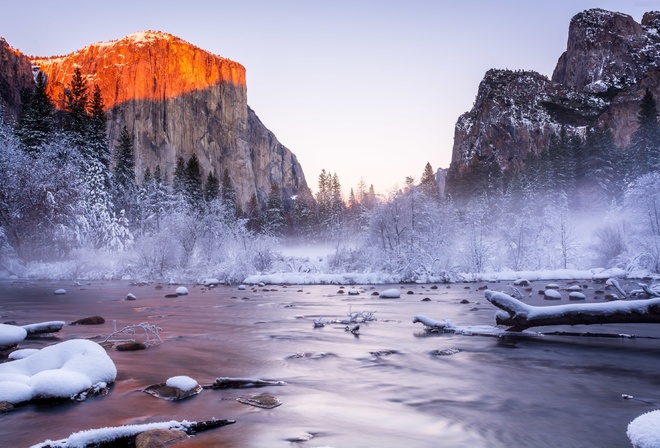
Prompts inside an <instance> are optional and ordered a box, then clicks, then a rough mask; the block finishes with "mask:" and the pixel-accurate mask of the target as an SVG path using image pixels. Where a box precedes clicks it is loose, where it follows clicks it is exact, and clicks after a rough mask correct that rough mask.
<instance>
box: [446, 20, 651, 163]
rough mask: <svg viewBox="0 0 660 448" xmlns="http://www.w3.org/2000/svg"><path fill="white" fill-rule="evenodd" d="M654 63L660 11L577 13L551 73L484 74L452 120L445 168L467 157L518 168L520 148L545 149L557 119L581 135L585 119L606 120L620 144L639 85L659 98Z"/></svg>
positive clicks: (631, 127)
mask: <svg viewBox="0 0 660 448" xmlns="http://www.w3.org/2000/svg"><path fill="white" fill-rule="evenodd" d="M659 64H660V13H658V12H650V13H646V14H645V15H644V18H643V20H642V22H641V23H637V22H636V21H635V20H634V19H633V18H632V17H630V16H628V15H625V14H621V13H617V12H610V11H605V10H602V9H590V10H587V11H584V12H581V13H579V14H577V15H576V16H575V17H573V19H572V20H571V23H570V27H569V32H568V42H567V47H566V51H565V52H564V53H563V54H562V55H561V57H560V58H559V60H558V62H557V66H556V68H555V70H554V73H553V75H552V78H550V79H548V78H547V77H545V76H543V75H540V74H538V73H535V72H530V71H517V72H514V71H509V70H490V71H488V72H487V73H486V75H485V76H484V79H483V81H482V82H481V84H480V86H479V91H478V93H477V98H476V100H475V103H474V107H473V108H472V110H471V111H469V112H467V113H465V114H463V115H461V117H460V118H459V119H458V121H457V123H456V127H455V134H454V148H453V153H452V169H453V170H454V172H455V173H456V172H458V173H460V172H461V170H462V169H466V168H467V167H468V166H469V165H470V164H471V163H475V160H476V161H479V162H481V163H484V162H487V163H497V164H498V165H499V167H500V168H501V169H502V170H503V171H513V172H515V171H517V170H520V169H524V162H525V159H526V157H527V155H528V154H529V153H530V152H534V153H539V152H541V151H544V150H545V149H547V148H548V144H549V140H550V136H551V135H552V134H554V133H557V132H559V129H560V128H561V127H562V126H563V127H564V129H565V130H566V132H567V134H568V135H575V134H578V135H584V132H585V130H586V127H587V126H590V125H607V126H609V128H610V129H611V130H612V132H613V135H614V140H615V143H616V144H617V146H619V147H620V148H621V149H625V148H627V147H628V146H629V144H630V138H631V136H632V134H633V133H634V132H635V130H636V129H637V114H638V112H639V105H640V101H641V99H642V97H643V95H644V93H645V91H646V89H647V88H648V89H649V90H650V91H651V92H652V93H653V95H654V97H655V98H660V68H659Z"/></svg>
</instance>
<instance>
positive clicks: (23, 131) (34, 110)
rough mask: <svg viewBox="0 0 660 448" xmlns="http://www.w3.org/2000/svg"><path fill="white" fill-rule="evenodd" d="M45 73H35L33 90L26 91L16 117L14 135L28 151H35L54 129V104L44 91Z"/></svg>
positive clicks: (46, 140)
mask: <svg viewBox="0 0 660 448" xmlns="http://www.w3.org/2000/svg"><path fill="white" fill-rule="evenodd" d="M46 84H47V83H46V75H44V74H43V72H41V71H40V72H39V73H38V74H37V79H36V87H35V89H34V91H33V92H26V93H25V96H24V99H23V107H22V109H21V113H20V115H19V117H18V124H17V128H16V135H17V136H18V138H19V139H20V141H21V144H22V146H23V148H24V149H25V150H26V151H27V152H29V153H32V154H34V153H36V152H37V151H39V148H40V147H42V146H43V145H44V144H45V143H46V142H48V140H49V139H50V137H51V135H52V133H53V131H54V129H53V128H54V123H53V113H54V110H55V108H54V106H53V103H52V102H51V101H50V98H49V97H48V94H47V93H46Z"/></svg>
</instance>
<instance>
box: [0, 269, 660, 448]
mask: <svg viewBox="0 0 660 448" xmlns="http://www.w3.org/2000/svg"><path fill="white" fill-rule="evenodd" d="M545 283H547V282H540V281H539V282H532V292H526V294H529V297H526V299H525V302H526V303H530V304H534V305H555V304H560V303H568V293H567V292H566V291H562V295H563V299H562V300H561V301H552V302H547V301H543V300H542V298H541V296H539V295H538V294H536V292H537V290H538V289H542V288H543V286H544V285H545ZM580 284H584V285H586V288H585V289H584V293H585V295H586V296H587V299H586V302H594V301H597V302H602V301H603V300H604V299H603V298H602V297H603V296H602V295H597V294H595V293H594V292H595V290H596V289H598V288H601V287H602V286H603V285H598V284H595V283H592V282H590V281H584V282H580ZM483 285H488V287H489V288H491V289H493V290H499V291H506V287H507V285H506V283H504V282H503V283H465V284H463V283H461V284H451V285H445V284H438V285H437V289H435V288H432V287H433V286H434V285H388V286H383V285H379V286H356V288H358V289H360V291H361V292H360V294H359V295H356V296H354V295H348V294H347V292H348V289H349V287H348V286H347V287H345V288H341V287H340V286H337V285H317V286H308V285H306V286H303V287H301V286H297V285H289V286H271V285H269V286H266V287H255V288H248V289H247V290H238V288H237V287H236V286H220V287H217V288H211V289H209V288H205V287H202V286H193V285H184V286H186V287H188V289H189V294H188V295H187V296H179V297H176V298H166V297H165V295H166V294H168V293H173V292H174V290H175V289H176V286H175V285H167V284H162V288H160V287H159V286H161V285H158V284H157V283H150V284H147V285H144V286H135V285H131V284H130V283H129V282H125V281H112V282H110V281H107V282H92V283H85V284H82V285H78V286H73V285H72V284H71V282H50V281H36V282H28V281H2V282H0V318H1V321H2V322H7V321H14V322H16V323H18V324H19V325H25V324H29V323H35V322H44V321H52V320H63V321H66V322H67V323H69V322H73V321H75V320H77V319H80V318H83V317H88V316H93V315H100V316H103V317H104V318H105V319H106V322H105V323H104V324H102V325H91V326H70V325H67V326H65V327H64V328H63V329H62V331H61V332H59V333H56V334H54V335H53V336H52V337H50V336H49V337H45V338H33V339H28V340H25V341H23V342H22V343H21V344H19V347H20V348H41V347H44V346H45V345H48V344H51V343H55V342H59V341H64V340H69V339H74V338H94V337H96V336H102V337H106V336H108V335H109V334H110V333H111V332H112V329H113V322H112V321H113V320H116V322H117V327H119V328H121V327H123V326H126V325H132V324H138V323H140V322H148V323H150V324H154V325H157V326H159V327H160V328H162V331H161V333H160V336H161V337H162V339H163V343H161V344H158V345H155V346H152V347H150V348H148V349H147V350H141V351H133V352H123V351H117V350H115V349H113V348H108V353H109V355H110V357H111V358H112V360H113V361H114V363H115V364H116V366H117V370H118V376H117V380H116V382H115V383H114V384H113V385H112V387H111V391H110V393H109V394H108V395H106V396H102V397H93V398H90V399H88V400H87V401H85V402H82V403H65V404H59V405H28V406H25V407H20V408H18V409H16V410H14V411H11V412H8V413H4V414H0V445H2V446H5V447H25V446H30V445H32V444H36V443H39V442H42V441H44V440H46V439H53V440H57V439H62V438H66V437H67V436H69V435H70V434H71V433H73V432H76V431H80V430H84V429H93V428H100V427H105V426H117V425H126V424H138V423H147V422H156V421H167V420H189V421H192V420H209V419H211V418H218V419H233V420H236V423H235V424H233V425H229V426H225V427H222V428H219V429H215V430H211V431H207V432H202V433H199V434H198V435H196V436H195V437H193V438H191V439H189V440H187V441H185V442H183V443H181V444H179V445H177V446H181V447H210V446H219V447H220V446H221V447H278V446H281V447H321V446H330V447H334V448H342V447H351V448H356V447H403V446H405V447H489V448H493V447H526V448H530V447H555V448H556V447H570V448H579V447H585V448H586V447H601V448H602V447H629V446H630V442H629V441H628V438H627V437H626V427H627V425H628V423H629V422H630V421H632V420H633V419H635V418H636V417H638V416H639V415H641V414H643V413H645V412H648V411H651V410H654V409H657V408H658V407H659V403H660V393H659V389H660V374H659V373H658V372H660V356H659V355H660V339H653V338H641V337H638V338H635V339H623V338H602V337H601V338H596V337H578V336H543V337H538V338H524V339H523V338H496V337H484V336H464V335H454V334H435V333H433V334H431V333H426V332H425V331H424V330H423V327H422V325H421V324H419V323H418V324H413V323H412V319H413V316H414V315H416V314H424V315H426V316H428V317H430V318H433V319H437V320H441V319H451V320H453V322H454V323H455V324H457V325H479V324H485V325H494V323H495V318H494V314H495V310H496V308H495V307H494V306H492V305H491V304H490V303H488V302H487V301H486V299H485V298H484V294H483V291H480V290H478V288H479V287H481V286H483ZM560 286H562V287H565V286H566V283H565V282H564V283H562V282H560ZM623 286H624V288H626V289H629V288H630V285H627V284H625V283H624V284H623ZM58 288H65V289H66V290H67V294H66V295H54V294H53V291H55V290H56V289H58ZM388 288H399V289H401V298H400V299H380V298H379V297H378V296H374V295H372V292H374V291H383V290H385V289H388ZM340 291H341V292H340ZM409 291H411V292H412V293H408V292H409ZM128 293H133V294H135V296H137V300H135V301H128V300H125V299H126V295H127V294H128ZM425 298H429V299H430V300H429V301H423V299H425ZM466 300H467V303H461V302H465V301H466ZM349 310H351V311H353V312H355V311H375V317H376V319H377V320H376V321H372V322H368V323H363V324H361V327H360V332H359V335H353V334H351V333H350V332H348V331H345V328H344V327H345V325H341V324H332V323H330V324H327V325H326V326H325V327H322V328H314V327H313V320H314V319H317V318H319V317H321V316H322V317H323V319H324V320H325V321H330V320H332V319H344V318H346V317H347V313H348V312H349ZM659 329H660V327H658V326H654V325H637V324H636V325H605V326H595V327H552V328H547V329H539V331H541V330H542V331H552V330H567V331H592V332H607V333H633V334H635V335H637V336H660V332H659V331H658V330H659ZM137 339H138V340H143V338H142V337H141V336H140V335H138V336H137ZM93 340H96V341H100V340H101V338H96V339H93ZM445 349H456V350H458V351H457V352H456V353H454V354H446V355H440V354H438V351H439V350H445ZM446 352H447V353H451V351H446ZM177 375H187V376H190V377H192V378H194V379H195V380H197V381H198V382H199V383H200V384H210V383H213V381H214V380H215V379H216V378H218V377H253V378H266V379H275V380H282V381H286V382H287V383H288V385H287V386H271V387H265V388H259V389H225V390H213V389H205V390H204V391H202V393H201V394H199V395H197V396H195V397H192V398H189V399H186V400H182V401H178V402H170V401H166V400H159V399H157V398H154V397H153V396H151V395H149V394H146V393H144V392H143V390H144V389H145V388H146V387H148V386H150V385H153V384H156V383H162V382H165V381H166V380H167V379H168V378H170V377H173V376H177ZM258 393H269V394H272V395H274V396H275V397H277V398H278V399H280V400H281V401H282V402H283V404H282V405H281V406H279V407H276V408H274V409H261V408H256V407H252V406H249V405H246V404H243V403H239V402H237V401H236V400H235V398H236V397H239V396H241V395H245V394H258ZM622 394H629V395H632V396H633V397H634V398H633V399H623V398H622Z"/></svg>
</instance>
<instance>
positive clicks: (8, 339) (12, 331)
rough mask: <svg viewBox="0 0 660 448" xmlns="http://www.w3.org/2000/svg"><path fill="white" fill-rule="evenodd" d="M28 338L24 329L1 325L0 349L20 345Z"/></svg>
mask: <svg viewBox="0 0 660 448" xmlns="http://www.w3.org/2000/svg"><path fill="white" fill-rule="evenodd" d="M26 336H27V331H26V330H25V328H23V327H19V326H17V325H7V324H0V347H9V346H12V345H14V344H18V343H19V342H21V341H22V340H23V339H25V337H26ZM0 366H1V365H0Z"/></svg>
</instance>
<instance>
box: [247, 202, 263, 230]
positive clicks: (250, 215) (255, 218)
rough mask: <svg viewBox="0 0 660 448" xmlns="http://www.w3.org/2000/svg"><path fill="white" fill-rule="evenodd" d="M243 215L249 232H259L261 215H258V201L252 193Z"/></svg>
mask: <svg viewBox="0 0 660 448" xmlns="http://www.w3.org/2000/svg"><path fill="white" fill-rule="evenodd" d="M245 215H246V218H247V228H248V230H250V231H251V232H260V231H261V219H260V218H261V217H260V215H259V201H258V200H257V195H256V194H252V196H250V200H249V201H248V204H247V207H246V210H245Z"/></svg>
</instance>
